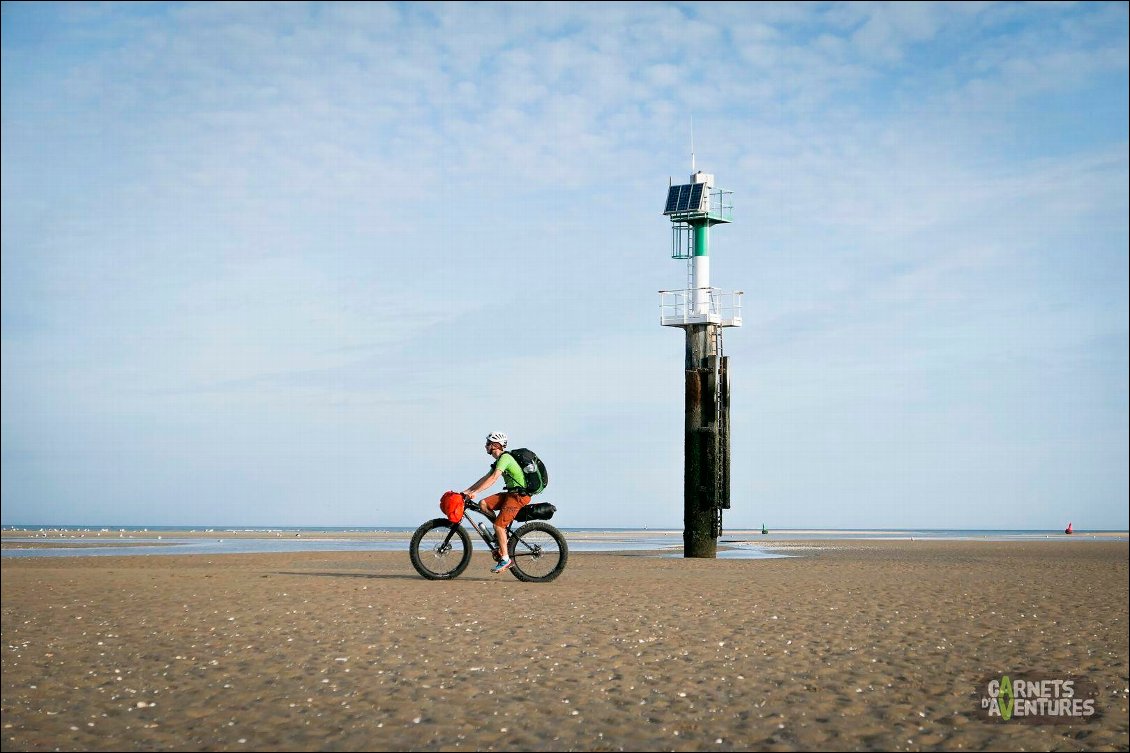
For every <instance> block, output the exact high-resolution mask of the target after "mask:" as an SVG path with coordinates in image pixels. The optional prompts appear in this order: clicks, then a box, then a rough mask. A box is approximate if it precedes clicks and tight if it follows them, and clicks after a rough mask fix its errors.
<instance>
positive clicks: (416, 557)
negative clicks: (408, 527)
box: [408, 518, 471, 580]
mask: <svg viewBox="0 0 1130 753" xmlns="http://www.w3.org/2000/svg"><path fill="white" fill-rule="evenodd" d="M408 556H409V557H411V558H412V567H414V568H416V572H418V573H419V574H420V575H422V576H424V577H425V578H427V579H428V580H451V579H452V578H455V577H458V576H459V574H460V573H462V572H463V571H464V570H466V569H467V565H469V564H471V537H470V536H469V535H468V534H467V531H466V530H465V529H464V528H463V526H461V525H459V524H458V523H452V522H451V521H450V520H448V519H447V518H436V519H435V520H429V521H428V522H427V523H424V525H422V526H420V527H419V528H417V529H416V532H415V533H414V534H412V543H410V544H409V545H408Z"/></svg>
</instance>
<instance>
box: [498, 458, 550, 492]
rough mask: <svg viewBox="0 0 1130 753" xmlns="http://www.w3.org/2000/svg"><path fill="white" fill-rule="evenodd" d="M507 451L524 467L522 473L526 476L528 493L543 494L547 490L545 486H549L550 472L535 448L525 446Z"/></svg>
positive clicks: (526, 490) (519, 465)
mask: <svg viewBox="0 0 1130 753" xmlns="http://www.w3.org/2000/svg"><path fill="white" fill-rule="evenodd" d="M507 452H509V453H510V457H512V458H514V460H515V461H516V462H517V463H518V467H520V468H521V469H522V475H524V476H525V477H526V488H525V490H524V491H525V492H526V494H530V495H534V494H541V493H542V492H543V491H545V487H547V486H549V472H548V471H546V470H545V463H543V462H541V458H539V457H538V456H537V455H535V454H534V451H533V450H530V449H527V448H525V447H519V448H518V449H517V450H507Z"/></svg>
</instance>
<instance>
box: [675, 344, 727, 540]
mask: <svg viewBox="0 0 1130 753" xmlns="http://www.w3.org/2000/svg"><path fill="white" fill-rule="evenodd" d="M716 329H717V326H716V325H714V324H689V325H687V326H686V331H687V357H686V428H685V436H684V444H683V459H684V463H683V556H684V557H706V558H713V557H715V556H716V555H717V552H718V536H719V535H720V534H721V506H722V500H723V496H724V489H723V485H724V483H725V480H724V476H725V475H726V474H725V473H724V470H725V471H728V465H729V463H728V462H725V461H724V460H723V458H722V452H721V450H722V449H723V446H722V443H721V442H720V441H719V439H720V432H719V429H720V428H721V425H722V424H723V423H724V422H723V421H721V420H720V418H721V417H720V415H719V414H720V410H719V408H720V407H721V403H720V401H719V395H720V393H719V387H720V384H719V381H720V380H719V378H718V377H719V372H720V370H721V369H720V366H721V364H720V363H719V354H718V353H717V352H716V344H717V336H716V335H717V333H716V331H715V330H716ZM725 486H728V483H725ZM725 496H726V506H727V507H728V506H729V499H728V495H725Z"/></svg>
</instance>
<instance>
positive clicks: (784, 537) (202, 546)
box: [2, 526, 1127, 559]
mask: <svg viewBox="0 0 1130 753" xmlns="http://www.w3.org/2000/svg"><path fill="white" fill-rule="evenodd" d="M186 530H188V531H192V532H193V533H194V534H196V535H195V536H194V537H192V538H178V537H177V536H176V534H177V533H184V532H185V531H186ZM414 530H415V528H414V527H413V528H405V527H372V528H365V527H336V528H331V527H321V528H299V527H291V528H267V527H251V526H247V527H216V528H205V527H200V528H196V529H190V528H186V527H185V526H176V527H172V526H147V527H137V526H133V527H127V526H114V527H89V526H86V527H80V526H4V531H5V534H6V535H5V537H4V539H3V542H4V546H3V550H2V555H3V556H4V557H99V556H102V557H109V556H114V557H120V556H146V555H168V554H180V555H183V554H200V555H209V554H257V553H271V552H276V553H280V552H281V553H285V552H339V551H341V552H356V551H368V552H389V551H403V552H405V553H407V551H408V542H409V539H410V538H411V536H412V532H413V531H414ZM561 530H562V532H563V533H564V534H565V538H566V540H567V541H568V543H569V549H570V551H573V552H621V551H622V552H633V551H634V552H642V551H654V552H657V553H658V554H659V555H660V556H670V557H681V556H682V532H681V531H672V530H658V531H657V530H648V529H626V528H611V529H594V528H563V529H561ZM163 532H167V533H168V534H170V535H165V534H164V533H163ZM373 533H383V534H386V536H387V537H386V538H382V539H372V538H367V537H366V534H373ZM20 534H26V535H20ZM98 534H101V536H100V537H99V538H95V536H98ZM115 534H116V538H114V539H108V538H107V536H113V535H115ZM202 534H207V535H206V536H205V535H202ZM235 534H238V536H237V537H234V538H233V535H235ZM248 534H253V535H254V536H255V537H254V538H248V537H247V536H248ZM326 534H333V536H332V537H331V536H327V535H326ZM349 534H357V538H351V537H350V536H349ZM1098 534H1101V536H1100V535H1098ZM154 535H158V536H161V538H160V539H159V540H155V539H154V538H153V536H154ZM472 540H473V541H474V545H475V547H476V548H484V549H485V547H484V546H483V544H482V542H481V541H479V540H478V539H477V538H476V537H472ZM814 540H815V541H829V542H832V541H836V540H949V541H1040V540H1048V541H1051V540H1055V541H1063V540H1072V541H1079V542H1086V541H1112V540H1114V541H1126V540H1127V533H1126V532H1125V531H1081V532H1077V533H1075V534H1074V535H1072V536H1066V535H1065V534H1064V533H1063V532H1062V531H1036V530H1014V531H1009V530H956V529H954V530H950V529H946V530H941V529H921V530H905V529H904V530H890V529H871V530H851V531H845V530H835V529H822V530H813V529H803V530H801V529H791V530H780V531H773V532H770V533H769V534H767V535H764V534H762V533H761V532H760V531H759V530H735V531H727V532H724V533H723V535H722V536H721V538H719V540H718V556H719V558H723V559H734V558H737V559H764V558H774V557H785V556H791V555H790V554H789V550H788V548H787V547H785V546H782V547H781V548H778V547H777V546H775V545H785V544H788V543H789V542H797V541H814ZM44 541H51V542H59V543H62V542H65V543H66V544H68V546H58V545H56V546H52V547H44V548H35V549H21V548H15V547H11V546H8V544H15V543H26V542H40V543H42V542H44ZM127 542H128V543H127ZM71 544H73V546H71Z"/></svg>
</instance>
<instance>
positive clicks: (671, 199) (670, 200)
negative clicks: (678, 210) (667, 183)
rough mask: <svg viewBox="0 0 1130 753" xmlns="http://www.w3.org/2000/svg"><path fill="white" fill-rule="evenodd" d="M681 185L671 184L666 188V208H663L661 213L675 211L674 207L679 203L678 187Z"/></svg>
mask: <svg viewBox="0 0 1130 753" xmlns="http://www.w3.org/2000/svg"><path fill="white" fill-rule="evenodd" d="M680 188H682V186H671V187H670V188H669V189H667V208H666V209H664V210H663V214H671V213H672V212H674V211H675V207H677V206H678V205H679V189H680Z"/></svg>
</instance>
